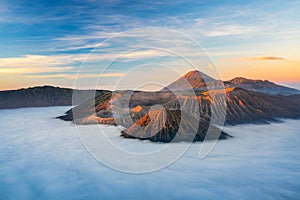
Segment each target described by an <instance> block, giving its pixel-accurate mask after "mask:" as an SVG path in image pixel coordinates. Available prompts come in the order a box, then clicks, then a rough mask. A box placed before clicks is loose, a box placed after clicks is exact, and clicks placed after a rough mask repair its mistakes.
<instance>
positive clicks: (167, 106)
mask: <svg viewBox="0 0 300 200" xmlns="http://www.w3.org/2000/svg"><path fill="white" fill-rule="evenodd" d="M203 77H204V78H203ZM245 80H247V79H245ZM246 82H247V83H245V82H244V79H243V80H240V79H235V80H232V81H230V82H225V88H224V85H223V90H222V83H223V82H221V81H218V80H215V79H213V78H211V77H209V76H207V75H205V74H203V73H200V72H198V71H192V72H189V73H187V74H185V75H184V76H183V77H182V78H180V79H178V80H177V81H175V82H173V83H171V84H170V86H168V87H166V88H163V89H162V90H161V91H157V92H143V91H115V92H110V91H105V92H103V93H102V94H100V95H98V96H96V98H95V100H93V99H90V100H89V101H86V102H83V103H81V104H80V105H78V106H77V107H75V108H73V109H71V110H69V111H68V112H67V113H66V114H65V115H64V116H60V117H59V118H60V119H63V120H71V121H74V122H75V123H77V124H98V123H99V124H108V125H121V126H123V127H124V128H125V129H124V130H123V131H122V133H121V135H122V136H123V137H126V138H139V139H148V140H151V141H155V142H170V141H177V140H178V141H182V140H184V141H186V140H191V138H193V140H194V141H202V140H203V139H204V137H205V133H206V131H207V129H208V127H209V125H211V129H213V130H214V131H212V134H210V135H209V136H210V137H212V138H211V139H213V138H214V139H215V137H218V136H220V138H221V139H225V138H227V137H229V136H228V135H227V134H225V133H223V132H222V131H221V130H219V129H218V128H217V126H216V125H220V124H219V123H220V122H222V121H223V120H224V121H225V123H226V124H231V125H235V124H243V123H268V122H278V121H280V118H300V101H299V99H298V98H297V97H298V96H297V95H292V96H284V95H282V94H275V93H272V95H271V94H270V91H269V90H270V87H271V86H272V87H276V88H281V89H282V88H285V87H283V86H278V85H275V86H274V85H273V84H272V83H270V82H266V81H246ZM248 82H251V84H250V83H249V84H250V85H252V86H251V88H252V89H251V88H250V89H249V90H247V89H245V87H246V86H243V87H240V85H239V84H241V85H247V84H248ZM255 83H257V84H258V85H256V86H255ZM187 84H189V88H192V90H191V89H186V86H187ZM253 84H254V85H253ZM264 84H266V86H264ZM270 85H271V86H270ZM208 88H209V89H210V90H209V91H208ZM264 88H267V89H266V90H265V92H258V90H263V89H264ZM170 89H171V90H172V91H170ZM292 90H294V89H292ZM174 91H175V92H174ZM280 91H281V93H282V90H280ZM290 91H291V90H290V88H287V92H286V94H287V93H288V92H290ZM295 91H298V90H295ZM295 93H296V92H295ZM157 105H160V106H157ZM213 113H214V116H215V117H214V118H212V115H213ZM214 132H215V134H214ZM192 133H195V134H192ZM214 136H215V137H214Z"/></svg>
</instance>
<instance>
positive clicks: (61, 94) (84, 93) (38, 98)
mask: <svg viewBox="0 0 300 200" xmlns="http://www.w3.org/2000/svg"><path fill="white" fill-rule="evenodd" d="M102 92H103V91H102V90H99V91H97V92H96V95H99V94H101V93H102ZM93 93H95V91H92V90H73V89H69V88H59V87H53V86H41V87H32V88H26V89H19V90H7V91H0V109H12V108H24V107H45V106H71V105H72V97H73V95H74V98H73V99H74V104H75V105H77V104H79V103H81V102H83V101H86V100H88V98H90V97H91V96H92V95H93Z"/></svg>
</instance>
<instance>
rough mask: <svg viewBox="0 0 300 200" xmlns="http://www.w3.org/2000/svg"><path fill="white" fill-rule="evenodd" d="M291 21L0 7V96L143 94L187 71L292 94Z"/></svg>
mask: <svg viewBox="0 0 300 200" xmlns="http://www.w3.org/2000/svg"><path fill="white" fill-rule="evenodd" d="M299 19H300V2H299V1H298V0H296V1H293V0H291V1H278V0H274V1H264V0H262V1H261V0H254V1H240V0H238V1H219V0H215V1H211V0H207V1H206V0H204V1H203V0H187V1H185V0H174V1H165V0H160V1H141V0H140V1H138V0H136V1H131V0H127V1H125V0H102V1H97V0H86V1H79V0H72V1H71V0H65V1H58V0H57V1H56V0H52V1H44V0H41V1H25V0H2V1H1V2H0V30H1V31H0V90H6V89H16V88H22V87H30V86H36V85H54V86H61V87H76V88H91V89H94V88H103V89H115V88H128V89H129V88H140V89H149V90H151V89H158V88H159V87H162V86H163V85H164V84H167V83H169V82H171V81H172V80H175V79H176V78H178V77H179V76H180V75H181V74H183V73H185V72H187V71H189V70H192V69H194V68H196V69H199V70H202V71H204V72H205V73H208V74H209V75H211V76H213V77H215V78H218V79H223V80H228V79H231V78H234V77H237V76H242V77H246V78H252V79H263V80H265V79H267V80H270V81H274V82H277V83H281V84H285V85H290V86H294V87H297V88H300V84H299V82H300V57H299V50H300V29H299V27H300V21H299ZM210 69H213V70H211V71H210ZM99 79H100V80H99Z"/></svg>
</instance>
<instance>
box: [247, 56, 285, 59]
mask: <svg viewBox="0 0 300 200" xmlns="http://www.w3.org/2000/svg"><path fill="white" fill-rule="evenodd" d="M244 60H285V59H284V58H281V57H275V56H265V57H248V58H244Z"/></svg>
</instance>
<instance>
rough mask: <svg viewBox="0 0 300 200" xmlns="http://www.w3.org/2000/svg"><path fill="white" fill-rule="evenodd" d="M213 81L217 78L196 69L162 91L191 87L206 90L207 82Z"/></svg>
mask: <svg viewBox="0 0 300 200" xmlns="http://www.w3.org/2000/svg"><path fill="white" fill-rule="evenodd" d="M213 81H216V80H215V79H213V78H212V77H210V76H208V75H206V74H204V73H202V72H200V71H197V70H195V71H190V72H188V73H186V74H185V75H183V76H182V77H181V78H179V79H177V80H176V81H174V82H173V83H171V84H170V85H168V86H167V87H165V88H163V89H162V91H167V90H173V91H183V90H190V89H198V90H206V87H207V84H208V83H209V82H213Z"/></svg>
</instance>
